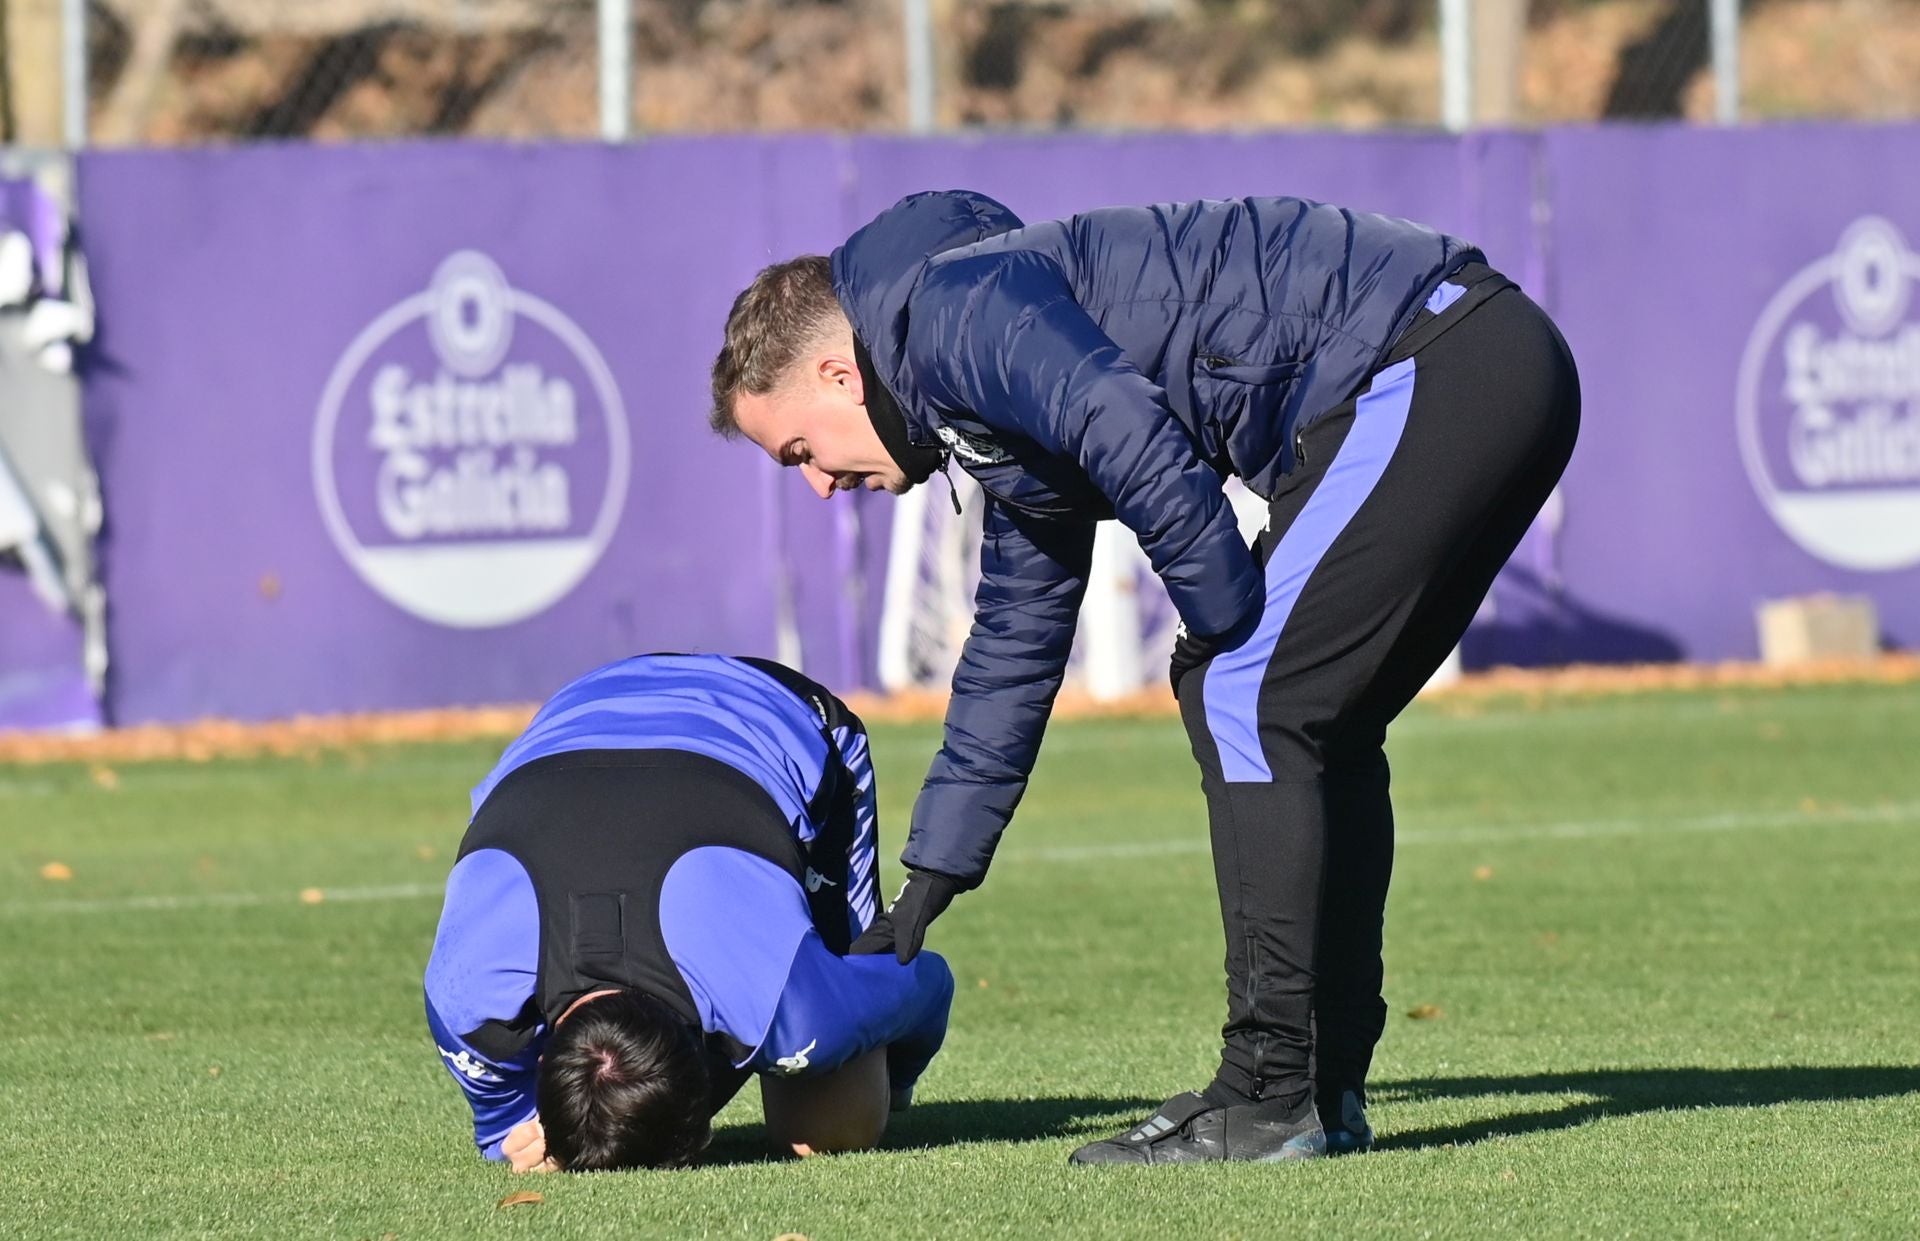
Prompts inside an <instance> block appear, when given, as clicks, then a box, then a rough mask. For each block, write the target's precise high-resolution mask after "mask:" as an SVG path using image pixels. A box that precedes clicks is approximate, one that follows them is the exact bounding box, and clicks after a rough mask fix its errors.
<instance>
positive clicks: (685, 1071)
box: [537, 991, 712, 1172]
mask: <svg viewBox="0 0 1920 1241" xmlns="http://www.w3.org/2000/svg"><path fill="white" fill-rule="evenodd" d="M537 1097H538V1101H539V1108H540V1120H541V1123H542V1124H543V1125H544V1126H545V1128H546V1138H547V1154H548V1155H549V1156H550V1157H551V1158H552V1159H553V1160H554V1161H555V1162H556V1163H558V1164H559V1165H560V1167H561V1168H563V1169H565V1170H566V1171H569V1172H594V1171H604V1170H607V1169H612V1168H672V1167H681V1166H684V1165H686V1164H689V1163H691V1162H693V1160H694V1158H695V1156H697V1155H699V1153H700V1152H701V1151H702V1150H704V1149H705V1148H706V1145H707V1141H708V1139H709V1138H710V1137H711V1136H712V1123H711V1122H712V1112H711V1109H710V1107H709V1103H708V1097H707V1067H706V1061H705V1060H704V1059H703V1058H702V1057H701V1053H700V1044H699V1042H698V1040H697V1039H696V1038H695V1036H694V1033H693V1031H692V1030H691V1029H690V1028H689V1027H688V1026H687V1024H686V1023H685V1022H683V1021H681V1020H680V1018H679V1017H677V1016H676V1015H674V1013H673V1012H672V1010H670V1009H668V1008H667V1007H666V1006H665V1005H663V1004H661V1003H659V1002H658V1001H657V1000H654V999H652V998H651V997H648V996H646V995H642V994H640V993H638V992H632V991H623V992H617V993H615V994H613V995H608V996H602V997H600V998H598V999H595V1000H593V1001H592V1002H590V1003H588V1004H586V1005H583V1006H582V1007H581V1008H580V1009H579V1010H578V1011H576V1012H574V1013H573V1014H572V1015H571V1016H569V1017H568V1018H567V1019H566V1020H564V1021H561V1022H560V1023H558V1024H557V1025H556V1026H555V1027H554V1030H553V1034H552V1037H551V1038H549V1039H548V1041H547V1047H546V1051H545V1053H544V1054H543V1055H542V1057H541V1060H540V1081H539V1087H538V1096H537Z"/></svg>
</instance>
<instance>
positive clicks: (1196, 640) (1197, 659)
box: [1167, 625, 1214, 698]
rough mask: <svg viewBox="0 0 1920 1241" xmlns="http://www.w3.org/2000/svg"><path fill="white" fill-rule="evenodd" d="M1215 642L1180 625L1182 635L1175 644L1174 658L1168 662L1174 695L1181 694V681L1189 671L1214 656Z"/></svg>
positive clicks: (1168, 677)
mask: <svg viewBox="0 0 1920 1241" xmlns="http://www.w3.org/2000/svg"><path fill="white" fill-rule="evenodd" d="M1213 654H1214V644H1213V643H1212V642H1209V641H1208V640H1207V639H1205V638H1201V637H1196V636H1195V635H1194V634H1192V633H1191V632H1189V631H1188V629H1187V627H1186V626H1185V625H1182V626H1180V636H1179V638H1177V639H1176V640H1175V641H1174V644H1173V659H1172V660H1171V661H1169V662H1168V664H1167V683H1168V684H1169V685H1171V686H1173V696H1174V697H1175V698H1178V697H1179V696H1180V682H1181V681H1182V680H1183V679H1184V678H1185V677H1186V675H1187V674H1188V673H1189V672H1192V671H1193V670H1194V669H1195V668H1198V667H1199V666H1200V665H1201V664H1204V663H1206V662H1207V661H1208V660H1209V659H1212V658H1213Z"/></svg>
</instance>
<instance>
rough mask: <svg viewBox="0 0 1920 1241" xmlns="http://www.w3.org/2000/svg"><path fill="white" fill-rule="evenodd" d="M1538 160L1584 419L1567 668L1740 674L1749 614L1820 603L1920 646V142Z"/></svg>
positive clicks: (1563, 540) (1780, 140)
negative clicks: (1708, 666) (1835, 595)
mask: <svg viewBox="0 0 1920 1241" xmlns="http://www.w3.org/2000/svg"><path fill="white" fill-rule="evenodd" d="M1542 141H1543V143H1544V148H1545V151H1546V164H1547V167H1548V168H1549V170H1550V175H1549V180H1548V184H1549V186H1550V189H1549V191H1548V193H1547V198H1546V203H1545V210H1546V214H1547V217H1548V218H1549V219H1550V220H1551V222H1552V238H1553V241H1552V247H1553V248H1552V254H1553V266H1554V268H1555V275H1554V286H1553V295H1552V308H1553V311H1554V314H1555V317H1556V318H1557V319H1558V320H1559V322H1560V324H1561V327H1562V328H1563V329H1564V331H1565V332H1566V335H1567V339H1568V341H1569V342H1570V343H1571V344H1572V346H1573V351H1574V356H1575V357H1576V358H1578V359H1579V362H1580V373H1581V384H1582V388H1583V389H1584V397H1585V419H1584V423H1583V427H1582V434H1581V442H1580V447H1579V450H1578V451H1577V452H1576V453H1575V454H1574V459H1573V464H1572V467H1571V468H1570V469H1569V471H1568V475H1567V479H1566V482H1565V483H1564V484H1563V491H1564V501H1565V503H1564V526H1563V528H1562V529H1561V530H1560V531H1559V536H1558V542H1559V547H1558V560H1559V572H1560V575H1561V589H1562V590H1563V592H1564V595H1565V598H1566V604H1565V609H1566V610H1565V614H1564V615H1563V616H1562V618H1561V623H1562V626H1563V628H1564V629H1565V631H1566V632H1565V636H1564V639H1563V640H1564V643H1565V644H1564V645H1563V646H1562V647H1561V651H1562V653H1563V654H1564V655H1565V656H1567V657H1577V658H1582V659H1649V658H1663V657H1664V658H1675V657H1685V658H1689V659H1724V658H1748V657H1752V656H1753V655H1754V654H1755V653H1756V650H1757V638H1756V635H1755V631H1754V619H1753V611H1754V608H1755V606H1756V605H1757V604H1759V603H1761V602H1763V601H1765V600H1767V599H1771V598H1779V597H1784V596H1791V595H1802V594H1807V593H1811V592H1818V591H1836V592H1844V593H1848V594H1860V595H1866V596H1869V597H1871V598H1872V599H1873V600H1874V602H1875V604H1876V606H1877V609H1878V612H1879V615H1880V622H1881V630H1882V633H1883V635H1884V637H1885V639H1886V640H1888V641H1889V642H1890V643H1892V644H1894V645H1898V646H1902V647H1913V646H1915V645H1920V304H1916V303H1914V302H1913V301H1912V299H1911V298H1910V296H1909V295H1910V292H1911V290H1912V289H1913V287H1914V281H1915V280H1916V279H1920V256H1916V254H1915V253H1914V252H1913V250H1912V248H1911V247H1913V246H1915V245H1920V158H1916V157H1920V129H1917V128H1915V127H1914V126H1911V125H1906V126H1877V127H1869V126H1790V127H1777V128H1776V127H1769V128H1764V129H1734V130H1707V129H1689V128H1685V127H1678V126H1676V127H1670V128H1669V127H1660V128H1650V129H1638V128H1634V129H1586V130H1571V131H1564V132H1554V133H1548V134H1546V135H1544V136H1543V138H1542ZM1549 653H1551V652H1549Z"/></svg>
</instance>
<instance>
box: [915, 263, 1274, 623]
mask: <svg viewBox="0 0 1920 1241" xmlns="http://www.w3.org/2000/svg"><path fill="white" fill-rule="evenodd" d="M907 350H908V358H909V362H910V365H911V366H912V369H913V374H914V377H915V379H916V380H917V381H918V382H919V383H920V384H921V386H922V388H923V390H924V391H925V392H926V394H927V395H928V396H929V397H930V398H931V400H932V401H933V403H934V404H935V405H940V406H946V407H948V408H955V409H966V410H970V411H972V412H973V414H974V415H975V416H977V417H979V418H981V419H983V420H985V421H987V422H988V423H990V424H994V425H998V426H1002V427H1004V428H1006V429H1008V430H1011V431H1015V432H1017V433H1019V434H1021V435H1024V436H1027V437H1028V438H1030V439H1032V440H1034V441H1036V442H1037V443H1039V444H1040V445H1041V446H1042V447H1044V448H1046V449H1047V450H1048V451H1050V452H1053V453H1056V454H1058V455H1060V456H1062V457H1066V458H1069V459H1071V460H1073V461H1074V462H1076V463H1077V464H1078V465H1079V466H1080V468H1081V469H1082V470H1083V471H1085V472H1086V474H1087V476H1088V477H1089V478H1091V479H1092V480H1093V482H1094V484H1095V485H1096V486H1097V487H1099V488H1100V490H1101V492H1102V493H1103V494H1104V495H1105V496H1106V497H1107V499H1108V500H1109V501H1111V502H1112V504H1113V507H1114V513H1115V515H1116V516H1118V517H1119V519H1120V520H1121V522H1122V523H1124V524H1125V525H1126V527H1127V528H1128V529H1129V530H1132V531H1133V532H1134V534H1136V535H1138V536H1139V539H1140V545H1141V547H1143V548H1144V549H1145V550H1146V553H1147V557H1148V559H1150V560H1151V561H1152V562H1153V567H1154V571H1155V572H1156V573H1158V574H1159V575H1160V580H1161V581H1162V582H1164V583H1165V584H1166V587H1167V593H1168V594H1169V595H1170V596H1171V597H1172V599H1173V604H1174V607H1175V608H1176V609H1177V610H1178V611H1179V613H1180V618H1181V619H1182V620H1184V621H1185V622H1186V624H1187V627H1188V628H1189V629H1190V630H1192V631H1193V632H1194V633H1196V634H1199V635H1202V636H1208V637H1211V636H1216V635H1220V634H1225V633H1228V632H1230V631H1232V630H1233V629H1234V628H1236V627H1237V626H1238V625H1239V624H1240V623H1241V622H1242V621H1244V620H1246V619H1247V618H1248V617H1249V616H1250V615H1251V614H1252V613H1253V612H1254V610H1255V608H1256V607H1257V606H1258V600H1259V597H1260V594H1261V578H1260V573H1259V570H1258V569H1257V568H1256V567H1255V565H1254V561H1253V555H1252V553H1251V552H1250V551H1249V550H1248V548H1247V545H1246V543H1245V541H1244V540H1243V539H1242V538H1241V536H1240V532H1239V528H1238V526H1237V525H1236V523H1235V521H1234V516H1233V509H1232V506H1231V505H1230V504H1228V503H1227V499H1226V496H1225V494H1224V493H1223V492H1222V490H1221V484H1220V478H1219V476H1218V475H1217V474H1215V473H1214V472H1213V470H1212V468H1211V467H1209V466H1208V465H1207V464H1206V463H1205V462H1203V461H1201V460H1200V458H1199V457H1198V455H1197V454H1196V453H1195V452H1194V450H1193V445H1192V442H1191V441H1190V440H1189V439H1188V438H1187V435H1186V432H1185V431H1184V430H1183V429H1182V428H1181V426H1180V424H1179V423H1178V422H1177V421H1175V419H1174V417H1173V414H1172V412H1171V411H1170V410H1169V409H1168V408H1167V403H1166V394H1165V393H1164V392H1162V391H1161V389H1160V388H1158V387H1157V386H1155V385H1154V384H1153V383H1152V382H1151V381H1150V380H1148V379H1147V377H1146V376H1144V375H1142V374H1141V373H1140V372H1139V370H1137V369H1136V368H1135V367H1134V366H1133V365H1132V364H1131V363H1129V362H1128V361H1127V359H1126V357H1125V355H1124V354H1122V352H1121V351H1120V348H1119V346H1117V345H1115V344H1114V343H1113V341H1112V340H1111V339H1110V338H1109V337H1108V336H1107V334H1106V333H1105V332H1103V331H1101V329H1100V326H1099V325H1098V324H1097V323H1095V322H1094V321H1093V319H1092V318H1091V317H1090V316H1089V315H1088V314H1087V312H1086V311H1085V310H1084V309H1082V308H1081V306H1080V304H1079V303H1078V302H1077V301H1076V300H1075V299H1074V296H1073V289H1072V287H1071V285H1069V284H1068V282H1067V279H1066V275H1065V273H1064V272H1062V271H1061V269H1060V267H1059V265H1058V264H1057V263H1055V262H1054V261H1053V260H1052V259H1051V258H1049V257H1047V256H1046V255H1043V254H1039V253H1036V252H1033V251H1025V250H1006V251H996V252H989V253H985V254H969V255H960V256H956V257H955V258H952V259H947V260H937V261H936V262H935V263H934V264H933V266H931V267H930V268H929V269H928V272H927V275H926V278H925V279H924V280H923V281H922V282H921V284H920V286H919V287H918V288H917V289H916V290H915V292H914V294H913V298H912V301H911V303H910V313H909V316H908V335H907Z"/></svg>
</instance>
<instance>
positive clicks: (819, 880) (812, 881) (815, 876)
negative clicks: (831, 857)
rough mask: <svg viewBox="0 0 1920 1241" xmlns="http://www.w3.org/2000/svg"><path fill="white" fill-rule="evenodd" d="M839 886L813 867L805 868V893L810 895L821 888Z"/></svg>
mask: <svg viewBox="0 0 1920 1241" xmlns="http://www.w3.org/2000/svg"><path fill="white" fill-rule="evenodd" d="M839 886H840V885H839V884H837V883H835V882H834V881H833V880H831V879H829V878H827V877H826V876H825V875H823V874H821V873H820V872H819V871H817V870H815V869H814V868H813V867H811V866H809V867H807V892H808V893H809V894H812V893H814V892H818V891H819V890H820V889H821V888H837V887H839Z"/></svg>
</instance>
